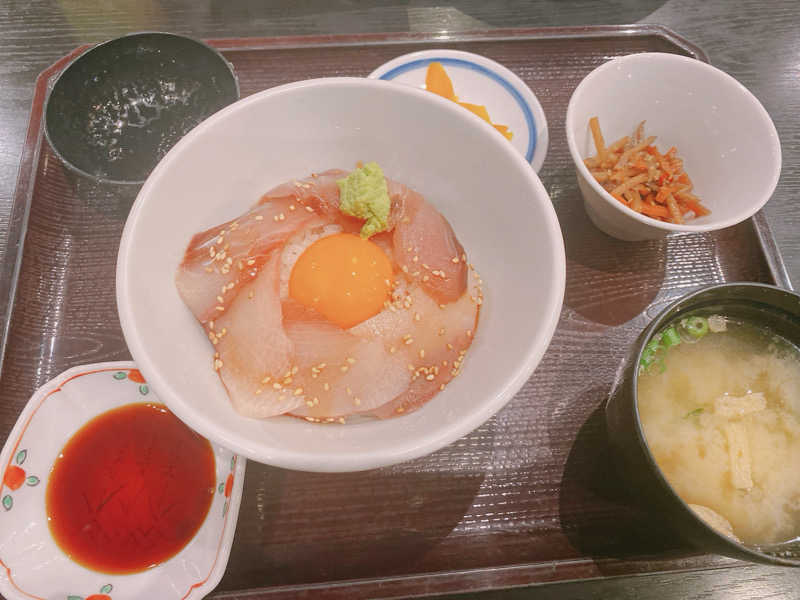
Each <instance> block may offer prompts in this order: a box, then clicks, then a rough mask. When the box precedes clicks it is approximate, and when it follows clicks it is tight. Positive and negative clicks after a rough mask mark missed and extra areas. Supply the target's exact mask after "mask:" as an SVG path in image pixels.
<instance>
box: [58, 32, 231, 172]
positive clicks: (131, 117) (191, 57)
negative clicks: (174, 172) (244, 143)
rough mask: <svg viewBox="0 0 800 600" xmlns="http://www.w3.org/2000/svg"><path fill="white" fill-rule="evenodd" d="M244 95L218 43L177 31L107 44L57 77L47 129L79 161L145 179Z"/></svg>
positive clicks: (65, 154)
mask: <svg viewBox="0 0 800 600" xmlns="http://www.w3.org/2000/svg"><path fill="white" fill-rule="evenodd" d="M238 99H239V84H238V81H237V79H236V76H235V74H234V72H233V68H232V67H231V65H230V64H229V63H228V61H226V60H225V58H223V56H222V55H221V54H220V53H219V52H217V51H216V50H214V49H213V48H211V47H209V46H207V45H206V44H203V43H202V42H199V41H197V40H193V39H191V38H187V37H183V36H180V35H175V34H171V33H134V34H131V35H127V36H124V37H120V38H116V39H113V40H110V41H108V42H104V43H102V44H99V45H97V46H95V47H93V48H91V49H89V50H87V51H86V52H84V53H83V54H81V55H80V56H79V57H78V58H76V59H75V60H74V61H73V62H72V63H71V64H70V65H69V66H68V67H67V68H66V69H65V70H64V71H63V72H62V73H61V75H60V76H59V77H58V79H57V80H56V81H55V83H54V85H53V88H52V90H51V91H50V95H49V96H48V99H47V104H46V106H45V135H46V136H47V140H48V141H49V142H50V145H51V146H52V148H53V150H54V151H55V153H56V154H57V155H58V156H59V158H61V160H62V161H63V162H64V163H65V164H66V165H67V166H68V167H70V168H71V169H73V170H75V171H77V172H78V173H80V174H82V175H88V176H89V177H93V178H95V179H97V180H100V181H104V182H109V183H142V182H143V181H144V180H145V179H146V178H147V176H148V175H149V173H150V171H151V170H152V169H153V167H155V165H156V164H157V163H158V161H159V160H161V158H162V157H163V156H164V155H165V154H166V153H167V151H169V149H170V148H172V146H173V145H174V144H175V142H177V141H178V140H179V139H180V138H181V137H183V136H184V135H185V134H186V133H188V132H189V130H191V129H192V128H193V127H194V126H195V125H197V124H198V123H200V122H201V121H202V120H203V119H205V118H206V117H208V116H210V115H212V114H213V113H215V112H217V111H218V110H219V109H220V108H222V107H224V106H227V105H228V104H230V103H232V102H235V101H236V100H238Z"/></svg>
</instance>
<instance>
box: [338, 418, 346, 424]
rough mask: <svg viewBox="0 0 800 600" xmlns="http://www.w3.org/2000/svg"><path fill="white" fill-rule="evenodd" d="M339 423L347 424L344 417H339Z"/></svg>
mask: <svg viewBox="0 0 800 600" xmlns="http://www.w3.org/2000/svg"><path fill="white" fill-rule="evenodd" d="M339 423H341V424H342V425H344V424H345V420H344V417H339Z"/></svg>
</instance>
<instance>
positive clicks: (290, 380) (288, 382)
mask: <svg viewBox="0 0 800 600" xmlns="http://www.w3.org/2000/svg"><path fill="white" fill-rule="evenodd" d="M290 383H292V378H291V377H284V379H283V385H289V384H290Z"/></svg>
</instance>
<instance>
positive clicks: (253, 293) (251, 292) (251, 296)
mask: <svg viewBox="0 0 800 600" xmlns="http://www.w3.org/2000/svg"><path fill="white" fill-rule="evenodd" d="M255 295H256V293H255V292H254V291H253V290H250V293H249V294H247V297H248V298H250V299H251V300H252V299H253V296H255Z"/></svg>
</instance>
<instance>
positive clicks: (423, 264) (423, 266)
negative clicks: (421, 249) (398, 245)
mask: <svg viewBox="0 0 800 600" xmlns="http://www.w3.org/2000/svg"><path fill="white" fill-rule="evenodd" d="M422 268H423V269H428V270H429V271H430V270H431V268H430V267H429V266H428V265H426V264H425V263H422Z"/></svg>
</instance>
